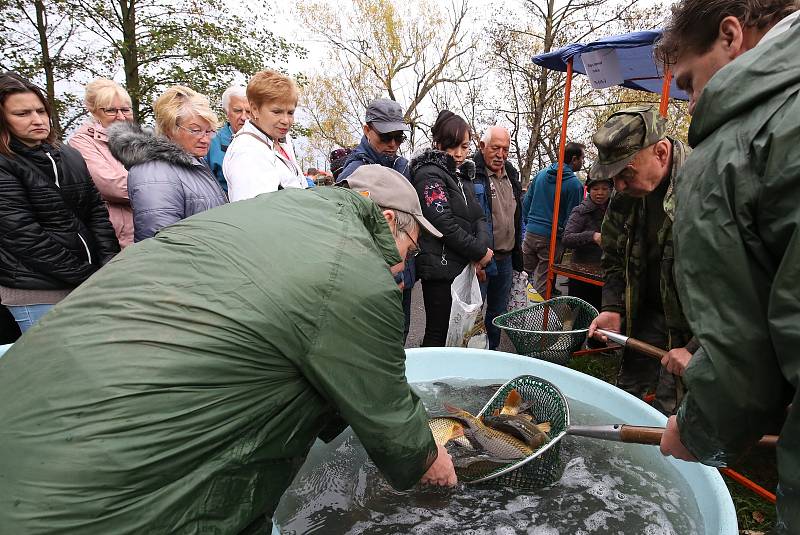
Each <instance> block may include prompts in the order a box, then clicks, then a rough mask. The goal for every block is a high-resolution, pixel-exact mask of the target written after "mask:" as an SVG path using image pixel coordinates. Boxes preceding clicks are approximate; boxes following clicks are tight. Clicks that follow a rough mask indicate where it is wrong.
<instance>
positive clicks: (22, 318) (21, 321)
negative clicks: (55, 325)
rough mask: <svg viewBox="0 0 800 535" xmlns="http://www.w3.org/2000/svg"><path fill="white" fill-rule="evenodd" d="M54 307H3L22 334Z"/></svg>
mask: <svg viewBox="0 0 800 535" xmlns="http://www.w3.org/2000/svg"><path fill="white" fill-rule="evenodd" d="M54 306H55V305H5V307H6V308H7V309H8V311H9V312H11V315H12V316H14V319H15V320H16V322H17V325H19V330H20V331H22V332H23V333H24V332H25V331H27V330H28V329H30V328H31V327H33V325H34V324H35V323H37V322H38V321H39V320H40V319H41V318H42V316H44V315H45V314H47V313H48V312H49V311H50V309H51V308H53V307H54Z"/></svg>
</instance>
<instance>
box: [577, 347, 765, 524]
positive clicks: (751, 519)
mask: <svg viewBox="0 0 800 535" xmlns="http://www.w3.org/2000/svg"><path fill="white" fill-rule="evenodd" d="M619 363H620V356H619V355H618V354H614V355H606V354H600V355H596V356H584V357H576V358H573V359H572V360H571V361H570V364H569V367H570V368H572V369H574V370H577V371H580V372H583V373H586V374H588V375H591V376H593V377H597V378H598V379H602V380H604V381H606V382H608V383H614V381H615V378H616V375H617V370H618V369H619ZM731 468H732V469H733V470H736V471H737V472H739V473H740V474H742V475H744V476H745V477H747V478H748V479H750V480H752V481H754V482H755V483H757V484H759V485H761V486H762V487H764V488H765V489H767V490H769V491H770V492H773V493H774V492H775V487H776V485H777V468H776V460H775V452H774V451H765V450H757V451H756V450H753V451H752V452H751V453H750V454H748V455H747V456H746V457H744V458H742V459H741V460H740V461H739V462H737V463H736V464H735V465H733V466H731ZM723 479H724V480H725V483H726V484H727V485H728V490H729V491H730V493H731V497H732V498H733V505H734V507H736V517H737V520H738V522H739V530H740V533H742V534H748V535H757V534H759V533H768V532H769V531H770V530H771V529H772V528H773V527H774V526H775V506H774V505H773V504H772V503H770V502H768V501H767V500H765V499H763V498H761V497H759V496H757V495H756V494H754V493H753V492H752V491H750V490H749V489H746V488H744V487H743V486H742V485H740V484H739V483H737V482H735V481H733V480H731V479H729V478H728V477H725V476H723Z"/></svg>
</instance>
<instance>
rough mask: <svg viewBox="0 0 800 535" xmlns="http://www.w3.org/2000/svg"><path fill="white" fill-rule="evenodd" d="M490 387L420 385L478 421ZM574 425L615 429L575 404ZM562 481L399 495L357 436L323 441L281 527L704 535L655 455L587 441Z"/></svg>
mask: <svg viewBox="0 0 800 535" xmlns="http://www.w3.org/2000/svg"><path fill="white" fill-rule="evenodd" d="M500 382H502V381H495V382H494V383H495V386H488V385H489V384H490V382H488V381H485V382H479V383H476V382H474V381H470V382H466V381H460V380H448V381H447V382H446V383H441V382H437V383H415V384H414V385H413V387H414V389H415V390H416V391H417V393H418V394H419V395H420V398H421V399H422V400H423V402H424V403H425V406H426V407H427V408H428V409H429V410H430V411H433V412H437V411H439V412H441V410H440V409H441V406H442V403H443V402H445V401H447V402H449V403H453V404H457V405H458V406H460V407H463V408H465V409H466V410H469V411H471V412H473V413H476V412H478V411H479V410H480V409H481V407H482V406H483V405H484V404H485V402H486V401H487V400H488V399H489V398H490V397H491V396H492V394H493V393H494V392H495V391H496V388H497V385H496V383H500ZM568 401H569V405H570V415H571V420H572V422H573V423H575V424H582V425H583V424H585V425H591V424H608V423H617V422H616V421H615V419H614V418H613V416H611V415H609V414H607V413H605V412H603V411H601V410H599V409H597V408H596V407H593V406H589V405H586V404H584V403H580V402H578V401H575V400H572V399H569V400H568ZM561 457H562V459H564V460H565V464H566V466H565V468H564V472H563V475H562V477H561V478H560V480H558V481H557V482H555V483H553V484H552V485H549V486H547V487H544V488H541V489H538V490H535V491H520V490H516V489H512V488H501V489H487V488H476V487H472V486H464V485H459V486H458V487H457V488H455V489H447V490H445V489H431V488H415V489H412V490H409V491H404V492H400V491H396V490H394V489H392V487H391V486H389V484H388V483H386V481H385V480H384V479H383V478H382V477H381V475H380V473H379V472H378V470H377V468H375V465H374V464H372V462H371V461H370V460H369V458H368V457H367V454H366V452H365V451H364V449H363V448H362V447H361V444H360V442H359V441H358V438H356V437H355V435H354V434H353V433H352V431H350V430H349V429H348V430H347V431H345V432H344V433H342V434H341V435H340V436H339V437H338V438H337V439H336V440H334V441H333V442H331V443H330V444H325V445H323V444H322V443H320V442H318V443H317V445H316V446H315V447H314V448H313V449H312V452H311V454H310V456H309V458H308V460H307V461H306V463H305V465H304V466H303V469H302V470H301V472H300V473H299V474H298V476H297V478H296V479H295V481H294V484H293V485H292V486H291V487H290V489H289V490H288V491H287V492H286V494H285V495H284V497H283V500H282V501H281V504H280V506H279V507H278V510H277V511H276V513H275V522H276V524H277V525H278V526H279V527H280V530H281V533H283V534H294V535H301V534H309V533H316V534H320V535H322V534H325V535H329V534H376V535H377V534H381V535H390V534H392V535H394V534H406V533H414V534H427V533H430V534H436V535H443V534H448V533H459V534H466V535H484V534H485V535H511V534H516V533H528V534H534V535H556V534H569V535H582V534H590V533H598V534H620V535H628V534H643V535H667V534H679V535H686V534H694V533H702V529H703V528H702V523H701V522H700V520H699V514H700V513H699V511H698V509H697V506H696V504H695V501H694V499H693V498H692V495H693V494H692V492H691V491H690V490H689V488H688V486H687V484H686V482H685V481H684V480H683V479H682V478H681V476H680V475H679V474H678V472H677V471H676V470H675V469H674V468H673V467H672V466H671V465H670V464H669V463H667V462H666V461H665V460H664V459H663V458H661V455H660V454H659V453H658V450H657V448H655V447H654V446H640V445H633V444H619V443H614V442H605V441H599V440H592V439H588V438H580V437H569V436H568V437H564V438H563V439H562V446H561Z"/></svg>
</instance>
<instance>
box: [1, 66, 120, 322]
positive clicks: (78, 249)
mask: <svg viewBox="0 0 800 535" xmlns="http://www.w3.org/2000/svg"><path fill="white" fill-rule="evenodd" d="M51 116H52V110H51V109H50V106H49V104H48V102H47V99H45V98H44V95H42V92H41V90H40V89H39V88H38V87H36V86H35V85H34V84H32V83H30V82H29V81H27V80H25V79H24V78H22V77H20V76H18V75H16V74H14V73H11V72H7V73H4V74H0V192H2V195H0V302H2V303H3V305H4V306H6V308H8V310H9V311H10V312H11V314H12V315H13V316H14V319H15V320H16V321H17V323H18V324H19V327H20V329H21V330H22V332H25V330H27V329H28V328H30V327H31V326H32V325H33V324H34V323H36V321H38V319H39V318H40V317H41V316H42V315H44V313H46V312H47V311H48V310H50V309H51V308H52V307H53V306H54V305H55V304H56V303H58V302H59V301H60V300H62V299H63V298H65V297H66V296H67V294H69V292H70V291H72V290H73V289H74V288H75V287H77V286H78V285H79V284H81V283H82V282H83V281H85V280H86V279H88V278H89V276H90V275H91V274H92V273H94V272H95V271H96V270H97V269H98V268H99V267H100V266H102V265H103V264H105V263H106V262H108V261H109V260H110V259H111V258H112V257H113V256H114V255H115V254H116V253H118V252H119V243H118V242H117V239H116V235H115V234H114V228H113V227H112V226H111V222H110V221H109V219H108V211H107V210H106V207H105V205H104V204H103V200H102V199H101V198H100V194H99V193H98V192H97V189H95V186H94V183H93V182H92V178H91V176H90V175H89V171H88V169H87V168H86V163H85V162H84V161H83V157H82V156H81V155H80V153H79V152H78V151H76V150H75V149H73V148H71V147H69V146H67V145H62V144H60V143H58V141H57V137H56V132H55V131H54V130H53V128H52V125H51V122H50V117H51Z"/></svg>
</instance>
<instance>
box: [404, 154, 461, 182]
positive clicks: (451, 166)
mask: <svg viewBox="0 0 800 535" xmlns="http://www.w3.org/2000/svg"><path fill="white" fill-rule="evenodd" d="M428 164H430V165H435V166H436V167H439V168H441V169H443V170H444V171H447V172H448V173H449V174H451V175H455V174H456V171H458V172H459V173H460V174H461V177H462V178H466V179H468V180H472V179H473V178H475V162H473V161H472V160H464V162H463V163H462V164H461V167H459V168H458V169H456V161H455V160H454V159H453V157H452V156H450V155H449V154H447V153H446V152H444V151H441V150H437V149H432V148H428V149H425V150H423V151H422V152H418V153H416V154H414V155H413V156H412V157H411V172H412V173H416V172H417V169H419V168H420V167H422V166H423V165H428Z"/></svg>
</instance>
